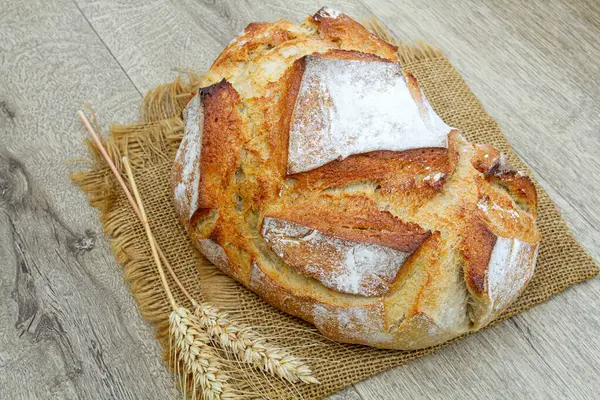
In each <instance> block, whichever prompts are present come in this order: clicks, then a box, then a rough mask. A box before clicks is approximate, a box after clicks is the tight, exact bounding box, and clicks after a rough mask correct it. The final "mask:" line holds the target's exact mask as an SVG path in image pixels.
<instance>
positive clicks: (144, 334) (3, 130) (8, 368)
mask: <svg viewBox="0 0 600 400" xmlns="http://www.w3.org/2000/svg"><path fill="white" fill-rule="evenodd" d="M82 100H87V101H89V102H90V103H92V104H94V105H95V106H96V109H97V111H98V114H99V117H100V118H101V119H102V120H103V121H109V120H111V119H112V118H113V116H115V117H117V119H126V118H134V117H135V114H136V113H135V110H136V107H137V105H138V103H139V101H140V94H139V93H138V92H137V91H136V90H135V88H134V87H133V85H132V84H131V83H130V81H129V79H128V78H127V76H126V75H125V74H124V73H123V72H122V70H121V68H120V67H119V65H118V64H117V63H116V62H115V60H114V59H113V58H112V57H111V55H110V53H109V51H108V50H107V49H106V47H105V46H104V45H103V44H102V41H101V40H100V39H99V38H98V36H97V35H96V34H95V33H94V31H93V29H92V28H91V27H90V25H89V24H88V23H87V22H86V20H85V18H83V17H82V15H81V13H80V12H79V11H78V10H77V8H76V7H75V6H74V5H73V3H72V2H70V1H66V0H56V1H27V2H17V1H15V2H0V102H1V103H2V107H1V108H0V260H1V261H0V265H1V269H0V286H1V290H0V320H1V321H2V323H1V324H0V398H6V399H15V398H23V399H30V398H31V399H37V398H41V399H46V398H57V399H58V398H67V399H75V398H102V399H137V398H154V397H161V398H167V397H169V396H172V393H173V391H172V387H173V385H172V382H171V380H170V374H169V373H168V372H167V371H166V370H165V368H164V367H163V365H162V360H161V349H160V348H159V346H158V344H157V343H156V342H155V341H154V340H153V333H152V329H151V328H150V327H149V326H148V325H147V324H146V323H145V322H144V321H143V320H142V318H141V317H140V316H139V313H138V312H137V309H136V307H135V305H134V302H133V300H132V298H131V295H130V293H129V292H128V290H127V288H126V287H125V285H124V284H123V279H122V276H121V271H120V268H119V267H118V266H117V265H116V264H115V262H114V258H113V256H112V254H111V251H110V249H109V248H108V246H107V241H106V240H105V239H104V237H103V236H102V226H101V224H100V223H99V221H98V218H97V213H96V211H95V210H93V209H91V208H90V207H89V206H88V205H86V200H85V197H84V196H83V194H82V193H81V192H80V191H79V190H78V189H77V188H75V187H73V185H72V184H71V183H70V181H69V178H68V175H69V172H71V171H74V170H75V169H77V168H78V166H76V165H74V164H72V163H71V164H68V163H65V161H64V160H66V159H69V158H75V157H84V156H86V151H85V149H84V147H83V146H82V145H81V139H82V137H83V130H82V129H81V125H80V123H79V121H78V120H77V118H76V115H75V112H76V111H77V109H78V108H79V107H81V102H82ZM148 383H150V385H149V384H148Z"/></svg>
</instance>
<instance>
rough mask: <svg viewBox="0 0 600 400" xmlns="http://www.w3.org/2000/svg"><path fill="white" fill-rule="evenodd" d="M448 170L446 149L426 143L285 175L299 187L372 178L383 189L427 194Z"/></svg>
mask: <svg viewBox="0 0 600 400" xmlns="http://www.w3.org/2000/svg"><path fill="white" fill-rule="evenodd" d="M450 174H451V165H450V160H449V157H448V150H447V149H444V148H433V147H428V148H422V149H410V150H405V151H373V152H369V153H362V154H355V155H351V156H349V157H348V158H346V159H344V160H339V161H332V162H330V163H329V164H326V165H324V166H322V167H319V168H315V169H313V170H310V171H306V172H300V173H297V174H292V175H289V176H288V177H289V178H290V179H295V180H297V182H298V183H297V185H298V187H299V188H305V189H309V190H314V189H325V188H331V187H340V186H346V185H349V184H352V183H356V182H376V183H377V184H378V185H379V188H380V190H381V191H382V192H383V193H393V192H399V191H402V192H406V191H410V190H416V191H419V193H420V196H423V197H431V196H433V195H435V193H437V192H439V191H440V190H441V188H442V186H443V184H444V182H445V181H446V179H447V177H448V176H449V175H450ZM429 189H433V190H429Z"/></svg>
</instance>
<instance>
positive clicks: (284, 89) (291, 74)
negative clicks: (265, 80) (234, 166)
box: [268, 57, 305, 178]
mask: <svg viewBox="0 0 600 400" xmlns="http://www.w3.org/2000/svg"><path fill="white" fill-rule="evenodd" d="M304 65H305V58H304V57H302V58H300V59H298V60H296V61H295V62H294V63H293V64H292V66H291V67H290V68H288V69H287V71H286V72H285V74H284V75H283V77H282V78H281V80H280V81H279V82H278V86H279V87H278V88H277V92H278V94H279V96H280V97H279V101H278V102H277V105H276V106H275V108H274V110H275V113H274V115H268V120H269V121H275V123H274V125H275V126H274V127H272V128H271V129H269V132H270V135H269V147H270V150H271V152H270V153H271V160H272V163H273V168H275V170H276V171H277V174H278V175H279V176H280V177H281V178H283V177H285V174H286V170H287V159H288V142H289V134H290V123H291V121H292V112H293V110H294V104H295V103H296V98H297V97H298V90H299V89H300V83H301V82H302V75H303V74H304Z"/></svg>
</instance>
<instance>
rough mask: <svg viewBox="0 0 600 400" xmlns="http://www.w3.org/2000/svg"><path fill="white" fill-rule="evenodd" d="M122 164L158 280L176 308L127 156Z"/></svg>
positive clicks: (172, 305)
mask: <svg viewBox="0 0 600 400" xmlns="http://www.w3.org/2000/svg"><path fill="white" fill-rule="evenodd" d="M123 165H124V166H125V171H126V172H127V178H128V179H129V184H130V185H131V190H133V195H134V197H135V200H136V202H137V206H138V209H139V210H140V217H141V220H142V225H144V230H145V231H146V236H148V241H149V242H150V250H151V251H152V257H154V262H155V263H156V267H157V269H158V274H159V275H160V280H161V281H162V285H163V287H164V289H165V293H166V294H167V297H168V298H169V303H171V307H173V309H175V308H177V303H176V302H175V298H174V297H173V293H171V289H170V288H169V283H168V282H167V277H166V276H165V271H164V269H163V267H162V263H161V262H160V256H159V255H158V251H157V250H156V240H154V236H153V235H152V231H151V230H150V224H149V223H148V217H147V216H146V210H145V209H144V204H143V203H142V200H141V198H140V193H139V192H138V188H137V185H136V184H135V179H134V177H133V171H132V170H131V165H130V164H129V159H127V157H123Z"/></svg>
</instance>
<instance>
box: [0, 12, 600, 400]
mask: <svg viewBox="0 0 600 400" xmlns="http://www.w3.org/2000/svg"><path fill="white" fill-rule="evenodd" d="M265 3H267V2H264V1H254V0H252V1H250V0H246V1H233V0H230V1H218V0H216V1H200V0H196V1H194V0H170V1H169V0H145V1H130V0H105V1H98V0H96V1H93V0H27V1H17V0H0V266H1V268H0V319H1V321H2V323H1V324H0V397H1V398H7V399H13V398H93V399H146V398H153V399H155V398H173V397H175V395H174V394H173V381H172V378H171V375H170V373H169V372H168V371H167V370H166V368H165V367H164V366H163V364H162V361H161V355H160V349H159V346H158V344H157V343H156V342H155V341H154V340H153V334H152V329H151V328H150V327H149V326H148V325H147V324H146V323H145V322H144V321H143V320H142V318H141V317H140V315H139V314H138V311H137V308H136V306H135V304H134V302H133V300H132V298H131V296H130V294H129V292H128V289H127V288H126V286H125V284H124V283H123V279H122V276H121V271H120V267H119V266H118V265H117V264H116V263H115V260H114V258H113V255H112V254H111V251H110V249H109V246H108V244H107V239H106V238H105V237H104V236H103V233H102V227H101V225H100V223H99V222H98V213H97V211H96V210H94V209H92V208H91V207H89V206H88V204H87V202H86V199H85V196H84V195H83V193H82V192H80V191H79V190H78V189H77V188H75V187H74V186H73V185H72V184H71V183H70V181H69V179H68V175H69V173H70V172H73V171H75V170H77V169H81V168H82V167H83V166H84V165H83V164H81V161H79V162H71V163H69V162H65V161H64V160H67V159H77V158H81V157H86V151H85V149H84V147H83V146H82V144H81V143H82V138H83V137H84V129H83V127H82V125H81V123H80V122H79V121H78V119H77V118H76V115H75V113H76V111H77V110H78V109H79V108H80V106H81V102H82V101H83V100H85V101H87V102H88V103H89V104H91V105H92V106H93V107H94V109H95V110H96V111H97V113H98V117H99V119H100V122H101V124H102V125H103V127H104V128H106V127H108V125H109V124H110V122H113V121H119V122H131V121H133V120H134V119H135V118H136V110H137V107H138V104H139V102H140V99H141V96H142V94H143V93H145V92H146V91H147V90H148V89H150V88H152V87H153V86H155V85H157V84H159V83H162V82H165V81H168V80H170V79H172V78H173V77H175V76H176V74H177V73H176V72H175V71H174V70H173V68H176V67H180V68H189V69H194V70H203V69H205V68H207V67H208V66H209V65H210V63H211V62H212V60H213V59H214V58H215V56H216V55H217V54H218V53H219V52H220V51H221V49H222V48H223V47H224V46H225V45H226V44H227V43H229V41H230V40H231V39H232V38H233V37H234V36H235V35H236V34H238V33H239V32H240V31H241V30H242V29H243V28H244V27H245V26H246V24H248V23H249V22H252V21H273V20H276V19H278V18H287V19H291V20H294V21H300V20H301V19H303V18H304V17H305V16H306V15H308V14H312V13H313V12H315V11H316V10H317V9H318V8H320V6H321V5H322V4H321V3H322V0H321V1H313V0H291V1H285V0H276V1H271V2H269V3H270V4H269V5H266V4H265ZM329 5H330V6H331V7H334V8H337V9H339V10H343V11H345V12H346V13H348V14H349V15H352V16H354V17H368V16H370V15H373V14H374V15H376V16H378V17H379V18H380V20H381V21H383V23H384V24H385V25H386V26H387V27H388V28H390V29H391V30H392V31H393V32H394V33H395V34H396V35H397V36H398V37H400V38H402V39H404V40H407V41H412V40H414V39H419V38H420V39H424V40H425V41H427V42H429V43H432V44H435V45H437V46H438V47H440V48H441V49H442V50H443V51H444V52H445V54H447V55H448V57H449V58H450V60H451V61H452V62H453V63H454V65H455V66H456V67H457V68H458V69H459V71H460V72H461V73H462V74H463V76H464V77H465V79H466V81H467V83H468V84H469V85H470V86H471V88H472V90H473V92H474V93H475V94H476V95H477V96H478V97H479V99H480V100H481V101H482V102H483V104H484V106H485V107H486V109H487V110H488V112H489V113H490V114H491V115H492V116H493V117H494V118H496V119H497V120H498V122H499V124H500V126H501V128H502V129H503V131H504V132H505V134H506V135H507V136H508V138H509V140H510V142H511V143H512V144H513V146H514V148H515V150H516V151H517V153H518V154H519V155H520V156H521V157H522V158H523V159H524V160H525V161H526V162H527V163H528V164H529V166H530V167H531V168H532V169H533V171H535V175H536V177H537V178H538V179H539V181H540V182H541V184H542V186H543V187H544V188H546V190H548V191H549V193H550V195H551V196H552V198H553V199H554V200H555V201H556V204H557V206H558V207H559V208H560V210H561V211H562V213H563V215H564V217H565V218H566V220H567V221H568V223H569V225H570V226H571V228H572V229H573V231H574V232H575V235H576V236H577V238H578V239H579V240H580V241H581V243H583V245H584V246H585V247H586V249H587V250H588V251H589V252H590V253H591V254H592V256H593V257H594V259H595V260H596V261H598V260H599V259H600V229H599V228H598V227H599V226H600V206H599V202H600V200H599V199H598V198H599V196H600V190H599V189H598V186H599V185H600V182H599V177H600V113H599V111H600V110H599V109H600V107H599V106H600V103H599V100H598V99H600V83H599V81H600V63H599V60H600V4H599V2H598V1H597V0H587V1H586V0H581V1H567V0H565V1H557V0H553V1H545V0H535V1H519V0H494V1H492V0H489V1H484V2H481V1H427V0H405V1H397V2H394V1H391V0H342V1H331V2H330V4H329ZM599 332H600V279H594V280H591V281H588V282H585V283H583V284H581V285H579V286H577V287H574V288H572V289H569V290H567V291H566V292H565V293H563V294H561V295H558V296H556V297H555V298H554V299H552V300H551V301H549V302H547V303H545V304H542V305H540V306H538V307H535V308H534V309H532V310H530V311H527V312H525V313H523V314H521V315H519V316H517V317H515V318H512V319H511V320H508V321H506V322H503V323H501V324H499V325H498V326H496V327H494V328H492V329H489V330H486V331H484V332H481V333H479V334H476V335H473V336H471V337H469V338H467V339H465V340H462V341H460V342H459V343H456V344H454V345H452V346H449V347H448V348H445V349H443V350H441V351H439V352H438V353H436V354H434V355H432V356H428V357H424V358H421V359H419V360H417V361H414V362H411V363H409V364H408V365H405V366H401V367H398V368H395V369H394V370H391V371H388V372H386V373H382V374H380V375H378V376H375V377H372V378H370V379H367V380H366V381H364V382H360V383H357V384H356V385H353V386H352V387H349V388H347V389H346V390H344V391H342V392H341V393H339V394H337V395H334V396H333V398H335V399H338V400H341V399H365V400H366V399H403V398H406V399H412V398H466V397H472V398H590V399H591V398H598V393H599V392H600V339H599Z"/></svg>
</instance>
